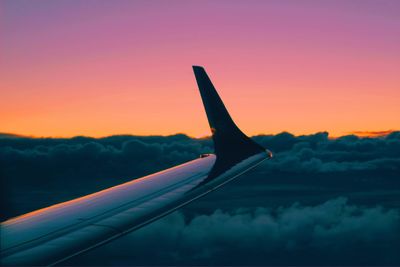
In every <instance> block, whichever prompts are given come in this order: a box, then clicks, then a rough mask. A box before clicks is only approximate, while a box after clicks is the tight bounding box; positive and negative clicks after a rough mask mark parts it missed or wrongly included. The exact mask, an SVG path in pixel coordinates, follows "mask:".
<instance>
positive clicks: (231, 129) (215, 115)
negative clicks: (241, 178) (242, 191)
mask: <svg viewBox="0 0 400 267" xmlns="http://www.w3.org/2000/svg"><path fill="white" fill-rule="evenodd" d="M193 71H194V75H195V77H196V81H197V85H198V87H199V90H200V94H201V98H202V100H203V104H204V108H205V110H206V113H207V118H208V123H209V125H210V128H211V132H212V138H213V141H214V149H215V154H216V155H217V162H216V165H219V167H220V168H222V169H225V168H226V167H228V166H229V165H233V164H235V163H237V162H239V161H241V160H243V159H245V158H247V157H250V156H252V155H255V154H257V153H261V152H265V149H264V148H263V147H262V146H260V145H259V144H257V143H255V142H254V141H253V140H251V139H250V138H249V137H247V136H246V135H245V134H244V133H243V132H242V131H241V130H240V129H239V128H238V127H237V126H236V124H235V123H234V122H233V120H232V118H231V116H230V115H229V113H228V111H227V109H226V108H225V105H224V103H223V102H222V100H221V98H220V97H219V95H218V93H217V91H216V90H215V88H214V85H213V84H212V82H211V80H210V78H209V77H208V75H207V73H206V71H205V70H204V68H203V67H200V66H193Z"/></svg>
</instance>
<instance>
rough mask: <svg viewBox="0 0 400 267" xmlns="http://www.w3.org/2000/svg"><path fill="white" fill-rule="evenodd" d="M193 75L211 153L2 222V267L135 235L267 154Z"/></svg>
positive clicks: (59, 257) (201, 75) (52, 259)
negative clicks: (209, 131) (199, 97)
mask: <svg viewBox="0 0 400 267" xmlns="http://www.w3.org/2000/svg"><path fill="white" fill-rule="evenodd" d="M193 70H194V74H195V77H196V80H197V84H198V87H199V90H200V94H201V98H202V100H203V104H204V107H205V111H206V113H207V117H208V121H209V124H210V128H211V131H212V139H213V141H214V146H215V154H209V155H204V156H202V157H200V158H198V159H195V160H192V161H189V162H187V163H185V164H182V165H179V166H176V167H174V168H171V169H167V170H165V171H161V172H158V173H155V174H152V175H149V176H145V177H143V178H140V179H134V180H132V181H130V182H127V183H124V184H121V185H118V186H114V187H111V188H109V189H106V190H103V191H100V192H97V193H94V194H90V195H87V196H84V197H80V198H77V199H74V200H71V201H67V202H63V203H60V204H57V205H53V206H50V207H47V208H44V209H40V210H37V211H33V212H30V213H27V214H24V215H21V216H19V217H15V218H12V219H10V220H7V221H5V222H3V223H1V228H0V230H1V263H2V265H55V264H58V263H61V262H62V261H64V260H66V259H69V258H71V257H73V256H76V255H78V254H80V253H83V252H85V251H87V250H90V249H92V248H95V247H97V246H100V245H102V244H105V243H107V242H110V241H112V240H114V239H116V238H118V237H120V236H122V235H125V234H127V233H129V232H131V231H134V230H136V229H139V228H140V227H142V226H145V225H147V224H149V223H151V222H153V221H155V220H157V219H159V218H161V217H163V216H165V215H167V214H169V213H171V212H172V211H174V210H176V209H178V208H180V207H182V206H184V205H186V204H188V203H190V202H191V201H193V200H195V199H197V198H199V197H201V196H204V195H205V194H207V193H209V192H211V191H213V190H215V189H216V188H218V187H220V186H221V185H223V184H225V183H227V182H229V181H231V180H232V179H234V178H236V177H237V176H239V175H241V174H243V173H245V172H247V171H248V170H249V169H251V168H253V167H255V166H256V165H258V164H259V163H261V162H262V161H263V160H265V159H268V158H270V157H271V156H272V155H271V153H270V152H269V151H268V150H265V149H264V148H263V147H261V146H260V145H258V144H257V143H255V142H254V141H252V140H251V139H250V138H248V137H247V136H246V135H245V134H244V133H242V132H241V131H240V130H239V128H238V127H237V126H236V125H235V123H234V122H233V120H232V119H231V117H230V116H229V113H228V111H227V110H226V108H225V106H224V104H223V102H222V101H221V99H220V97H219V95H218V93H217V91H216V90H215V88H214V86H213V84H212V83H211V81H210V79H209V77H208V76H207V74H206V72H205V70H204V69H203V68H202V67H198V66H194V67H193Z"/></svg>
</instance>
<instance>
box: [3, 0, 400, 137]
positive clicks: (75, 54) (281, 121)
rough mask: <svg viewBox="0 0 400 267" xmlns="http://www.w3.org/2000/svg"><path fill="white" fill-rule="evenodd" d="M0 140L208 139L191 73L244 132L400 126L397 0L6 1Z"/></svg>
mask: <svg viewBox="0 0 400 267" xmlns="http://www.w3.org/2000/svg"><path fill="white" fill-rule="evenodd" d="M0 8H1V9H0V10H1V11H0V132H8V133H16V134H23V135H33V136H74V135H88V136H96V137H98V136H106V135H112V134H139V135H148V134H162V135H168V134H174V133H177V132H181V133H186V134H189V135H191V136H195V137H200V136H205V135H209V134H210V131H209V129H208V124H207V121H206V117H205V114H204V111H203V107H202V104H201V100H200V97H199V93H198V91H197V86H196V83H195V79H194V76H193V74H192V69H191V65H203V66H204V67H205V68H206V70H207V72H208V73H209V75H210V77H211V79H212V80H213V82H214V85H215V86H216V88H217V90H218V91H219V92H220V95H221V96H222V98H223V99H224V101H225V104H226V106H227V108H228V109H229V111H230V112H231V115H232V116H233V118H234V120H235V121H236V122H237V124H238V125H239V126H240V127H241V128H242V129H243V130H244V131H245V132H246V133H248V134H250V135H254V134H260V133H278V132H282V131H290V132H292V133H294V134H308V133H313V132H317V131H329V132H330V134H331V135H332V136H338V135H342V134H347V133H350V132H353V131H383V130H390V129H399V126H400V104H399V103H400V74H399V73H400V48H399V47H400V16H399V14H400V1H397V0H394V1H384V0H380V1H378V0H376V1H368V0H359V1H347V0H344V1H339V0H335V1H281V0H279V1H261V0H260V1H183V0H182V1H148V0H145V1H100V0H96V1H91V0H86V1H76V0H75V1H74V0H66V1H63V0H58V1H51V0H49V1H41V0H36V1H31V0H26V1H20V0H11V1H4V0H3V1H1V2H0Z"/></svg>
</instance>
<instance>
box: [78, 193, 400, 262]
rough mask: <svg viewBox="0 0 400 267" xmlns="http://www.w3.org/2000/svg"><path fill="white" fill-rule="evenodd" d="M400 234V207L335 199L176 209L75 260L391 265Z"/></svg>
mask: <svg viewBox="0 0 400 267" xmlns="http://www.w3.org/2000/svg"><path fill="white" fill-rule="evenodd" d="M399 236H400V212H399V211H398V210H393V209H390V210H389V209H384V208H382V207H378V206H377V207H370V208H365V207H361V206H356V205H350V204H348V203H347V199H346V198H336V199H332V200H329V201H327V202H325V203H322V204H320V205H317V206H302V205H300V204H298V203H296V204H293V205H291V206H289V207H279V208H276V209H267V208H256V209H238V210H236V211H233V212H223V211H221V210H216V211H215V212H214V213H212V214H210V215H198V216H196V217H194V218H192V219H190V220H189V219H188V218H187V217H185V215H184V214H183V213H181V212H178V213H174V214H172V215H170V216H168V217H166V218H165V219H163V220H161V221H159V222H156V223H154V224H153V225H150V226H148V227H146V228H143V229H141V230H139V231H137V232H135V233H132V234H130V235H128V236H126V237H124V238H123V239H121V240H120V241H117V243H114V244H112V245H108V246H106V247H103V248H99V249H97V250H95V251H93V252H91V253H89V254H87V255H83V256H81V257H80V258H77V259H76V261H77V262H80V263H84V264H97V263H99V262H101V263H103V264H104V263H107V264H118V265H132V264H134V265H142V264H146V265H148V264H150V265H160V264H162V265H179V264H183V265H272V264H273V265H276V264H284V265H293V264H296V265H305V264H306V265H307V264H321V263H323V262H325V263H328V264H336V265H343V264H346V265H347V264H351V265H357V264H361V265H365V264H377V263H379V264H394V263H396V262H397V263H398V262H399V260H400V256H399V255H398V253H397V248H398V246H399V245H400V240H399V238H398V237H399ZM100 255H113V258H112V259H110V258H106V257H102V256H100ZM155 255H157V256H155ZM99 257H100V258H99ZM94 258H97V260H99V261H97V260H95V261H94Z"/></svg>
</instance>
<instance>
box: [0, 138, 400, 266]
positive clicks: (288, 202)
mask: <svg viewBox="0 0 400 267" xmlns="http://www.w3.org/2000/svg"><path fill="white" fill-rule="evenodd" d="M254 139H255V140H256V141H257V142H259V143H260V144H262V145H263V146H265V147H266V148H269V149H270V150H272V151H273V152H274V158H273V159H272V160H270V161H267V162H265V163H263V164H262V165H260V166H259V167H258V168H256V169H254V170H252V171H251V172H249V173H247V174H246V175H245V176H243V177H240V178H239V179H237V180H235V181H234V182H232V183H230V184H228V185H226V186H224V187H223V188H221V189H220V190H217V191H216V192H214V193H212V194H210V195H208V196H206V197H204V198H202V199H199V200H197V201H196V202H193V203H192V204H191V205H189V206H187V207H185V208H184V209H181V211H180V213H175V214H173V215H171V216H169V217H167V218H166V219H165V220H163V221H160V222H158V223H156V224H154V225H150V226H148V227H145V228H143V229H142V230H140V231H139V232H137V233H133V234H132V235H130V236H129V237H126V238H125V239H123V240H121V241H117V242H120V243H113V244H112V245H110V246H108V247H106V248H104V249H101V248H99V250H94V251H93V252H92V253H91V254H88V255H91V256H85V257H82V258H76V261H75V262H72V263H71V264H78V265H82V264H84V265H85V264H92V265H98V264H102V265H103V264H118V265H126V264H128V265H149V264H153V265H160V264H162V265H165V264H169V265H185V264H186V265H220V264H224V265H304V264H305V265H307V264H308V265H343V264H344V265H360V264H361V265H383V264H394V265H399V264H400V259H399V256H397V255H398V254H396V253H395V252H394V251H395V248H397V247H399V245H400V244H399V243H400V242H399V239H400V238H399V236H400V234H399V210H400V132H393V133H390V134H389V135H387V136H381V137H374V138H370V137H367V138H360V137H357V136H354V135H348V136H344V137H340V138H336V139H329V138H328V134H327V133H325V132H323V133H317V134H313V135H306V136H297V137H296V136H293V135H292V134H290V133H281V134H278V135H264V136H256V137H254ZM211 151H212V142H211V140H210V139H192V138H189V137H187V136H185V135H181V134H179V135H174V136H167V137H163V136H145V137H140V136H111V137H107V138H100V139H95V138H88V137H75V138H70V139H57V138H26V137H18V136H12V135H7V136H6V135H5V136H0V175H1V190H2V192H1V197H2V200H1V202H2V217H3V218H9V217H10V216H15V215H18V214H22V213H25V212H28V211H32V210H34V209H38V208H41V207H45V206H48V205H51V204H54V203H58V202H62V201H66V200H69V199H72V198H75V197H79V196H81V195H85V194H89V193H92V192H95V191H98V190H100V189H103V188H107V187H110V186H113V185H116V184H119V183H122V182H125V181H129V180H131V179H134V178H136V177H141V176H143V175H146V174H150V173H153V172H156V171H159V170H162V169H165V168H168V167H172V166H175V165H178V164H180V163H183V162H186V161H189V160H192V159H194V158H197V157H198V156H199V154H201V153H207V152H211ZM295 202H300V203H302V204H301V205H300V204H296V205H293V203H295ZM217 209H220V210H219V211H216V210H217ZM96 251H97V252H96ZM102 255H107V257H105V256H104V257H103V256H102ZM97 258H98V259H99V260H100V261H95V259H97Z"/></svg>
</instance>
